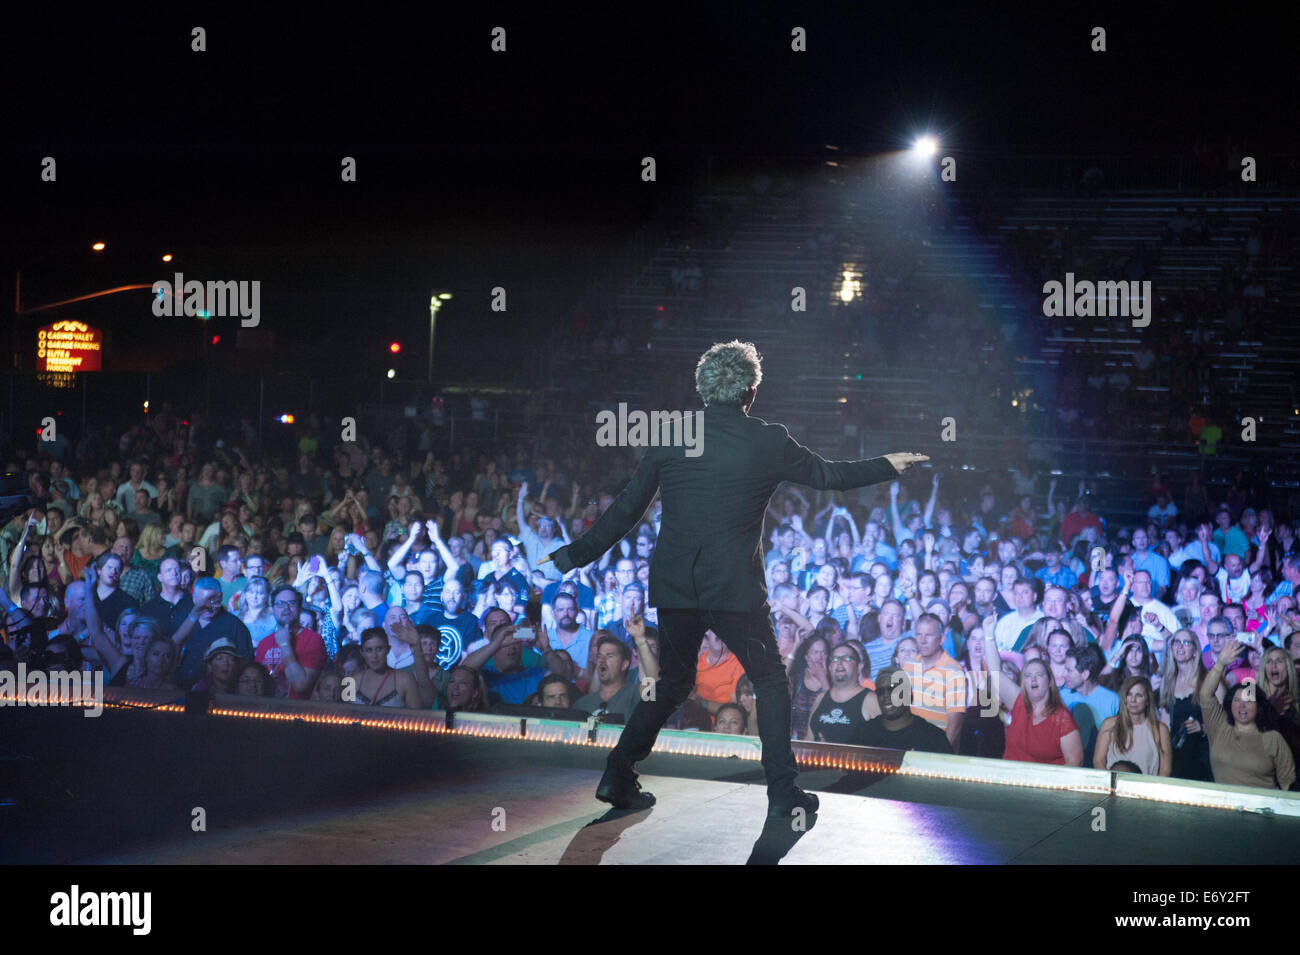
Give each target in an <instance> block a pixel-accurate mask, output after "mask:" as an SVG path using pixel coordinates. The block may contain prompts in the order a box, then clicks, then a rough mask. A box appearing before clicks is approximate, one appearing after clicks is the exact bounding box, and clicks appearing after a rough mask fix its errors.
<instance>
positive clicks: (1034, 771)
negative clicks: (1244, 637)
mask: <svg viewBox="0 0 1300 955" xmlns="http://www.w3.org/2000/svg"><path fill="white" fill-rule="evenodd" d="M105 692H106V697H107V695H108V694H109V693H111V694H112V695H113V699H108V698H106V699H105V700H104V706H105V708H106V709H107V708H113V709H120V710H140V709H149V710H153V711H155V712H163V713H184V712H185V707H184V706H183V705H181V704H178V703H175V702H163V703H155V702H152V701H153V700H157V699H159V696H158V694H157V692H156V691H155V692H154V694H153V696H152V697H148V698H146V697H145V696H144V694H142V693H136V692H132V691H123V690H120V689H118V688H106V691H105ZM165 696H167V697H170V698H171V699H173V700H174V699H175V696H174V694H165ZM230 699H231V697H223V698H222V699H221V701H220V704H219V705H213V706H212V707H211V708H210V709H209V710H208V713H209V714H210V715H213V716H221V717H230V718H236V719H263V720H276V721H280V722H295V721H301V722H305V723H320V724H325V725H335V726H363V727H366V728H370V729H382V730H388V731H390V732H392V731H397V732H406V733H430V734H444V735H445V734H452V735H460V736H472V737H483V738H490V739H508V740H518V741H525V742H527V741H533V742H545V743H563V744H566V745H571V746H588V747H594V748H598V749H612V748H613V747H614V745H615V744H616V743H617V742H618V738H619V736H620V734H621V733H622V727H621V726H619V725H616V724H597V725H596V727H595V729H594V732H593V730H591V729H589V728H588V727H587V726H586V725H584V724H582V723H571V722H565V721H562V720H548V719H529V718H526V717H519V716H501V715H497V714H494V713H461V712H458V713H455V714H454V716H453V726H452V728H450V729H449V728H448V727H447V716H446V713H445V712H443V711H441V710H428V711H424V710H419V711H416V710H403V711H402V713H403V714H404V715H402V716H391V717H389V716H385V717H384V718H374V717H369V716H360V715H358V716H355V717H354V716H351V715H348V716H344V715H340V714H338V713H337V712H334V711H328V710H324V709H319V708H317V707H319V706H320V704H310V703H305V702H301V701H294V700H278V699H260V698H259V701H258V705H256V706H253V705H250V706H246V707H244V706H231V705H230V704H229V701H230ZM133 700H134V701H133ZM28 705H31V706H40V705H43V704H41V703H32V704H28ZM44 705H48V704H44ZM367 709H369V708H368V707H367ZM791 745H792V748H793V750H794V755H795V759H796V760H797V761H798V762H799V763H800V765H801V766H803V767H804V768H805V769H833V770H839V771H842V772H862V773H875V774H879V775H895V774H896V775H900V776H912V777H916V778H923V779H943V780H950V781H952V782H960V783H975V784H979V785H993V786H1013V787H1016V788H1020V789H1036V790H1048V791H1056V792H1083V793H1095V794H1096V795H1098V796H1111V795H1114V796H1119V797H1124V798H1134V799H1145V800H1148V801H1152V802H1162V803H1170V804H1175V805H1184V806H1193V807H1196V808H1199V809H1221V810H1228V811H1234V812H1256V813H1264V814H1275V815H1285V816H1296V817H1300V793H1289V792H1281V791H1278V792H1269V791H1268V790H1263V789H1260V790H1247V789H1245V788H1244V787H1233V786H1225V785H1222V784H1219V783H1200V782H1195V781H1189V780H1181V779H1171V778H1168V777H1160V778H1159V780H1158V781H1157V780H1156V779H1154V778H1153V777H1149V776H1140V775H1132V774H1128V773H1112V772H1109V771H1107V770H1099V769H1090V768H1084V767H1077V766H1074V767H1070V766H1053V765H1045V764H1040V763H1020V762H1013V761H1007V760H998V759H981V758H978V757H972V756H949V755H945V754H941V753H921V752H916V751H911V752H906V753H903V752H900V751H898V750H881V749H871V748H868V747H860V746H839V745H835V744H828V743H809V742H805V741H802V740H795V741H793V742H792V744H791ZM654 751H655V752H660V753H672V754H674V755H682V756H703V757H709V758H728V757H738V758H740V759H744V760H749V761H754V762H757V761H758V760H760V759H761V757H762V745H761V743H760V741H759V740H758V738H757V737H753V736H725V735H721V734H716V733H702V732H698V731H683V730H662V731H660V733H659V738H658V739H657V740H656V742H655V747H654Z"/></svg>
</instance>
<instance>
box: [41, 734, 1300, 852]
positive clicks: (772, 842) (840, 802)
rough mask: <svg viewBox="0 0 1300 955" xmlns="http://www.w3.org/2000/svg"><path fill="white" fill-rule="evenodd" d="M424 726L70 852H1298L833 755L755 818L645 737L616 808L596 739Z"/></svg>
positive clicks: (721, 765) (756, 790)
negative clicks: (188, 815)
mask: <svg viewBox="0 0 1300 955" xmlns="http://www.w3.org/2000/svg"><path fill="white" fill-rule="evenodd" d="M424 742H425V744H426V745H427V746H428V747H431V748H432V750H433V751H434V752H431V753H430V754H429V755H430V756H432V757H434V758H435V759H436V764H437V775H436V778H433V779H429V778H425V779H423V780H421V781H420V782H419V784H418V785H411V786H399V787H397V788H392V787H390V788H388V789H387V791H386V792H383V793H379V794H374V795H363V796H357V795H353V796H351V797H349V798H347V799H346V800H330V802H331V804H330V805H328V806H317V807H314V808H308V807H306V806H303V807H302V808H301V809H300V810H299V811H297V812H294V813H285V812H283V811H281V812H277V813H275V814H274V816H273V817H271V818H262V819H250V820H248V821H243V822H240V823H237V824H232V825H220V824H214V825H211V826H210V829H209V831H208V832H206V833H202V834H197V835H195V834H191V833H186V834H185V835H184V837H182V838H175V839H167V840H149V842H148V844H140V843H139V842H137V844H136V845H133V846H131V847H129V848H127V847H125V846H124V847H122V849H120V850H116V851H110V852H103V853H97V854H95V855H93V856H90V857H84V858H79V859H76V860H75V861H77V862H80V863H89V864H158V863H162V864H183V865H193V864H201V865H212V864H243V865H248V864H358V863H360V864H384V863H396V864H411V863H415V864H466V865H487V864H498V863H506V864H536V865H556V864H560V865H564V864H580V865H585V864H608V865H618V864H622V865H627V864H738V863H743V862H746V861H747V860H751V858H752V861H754V862H762V863H774V862H782V863H804V864H843V863H852V864H862V863H879V864H934V863H938V864H951V863H991V864H1006V863H1029V864H1033V863H1052V864H1062V863H1067V864H1068V863H1075V864H1108V865H1114V864H1148V865H1149V864H1154V865H1181V864H1196V863H1221V862H1222V861H1223V860H1224V858H1225V853H1230V854H1231V855H1232V856H1233V857H1234V858H1250V859H1251V860H1252V862H1254V863H1265V864H1270V863H1273V864H1294V862H1295V860H1296V858H1297V857H1298V856H1300V819H1297V818H1288V817H1282V816H1265V815H1259V814H1255V813H1246V812H1235V811H1225V810H1221V809H1208V808H1197V807H1192V806H1184V805H1172V804H1167V803H1158V802H1153V801H1148V800H1142V799H1134V798H1126V797H1116V796H1109V795H1100V794H1095V793H1073V792H1060V791H1050V790H1041V789H1031V788H1021V787H1013V786H1001V785H991V784H978V783H960V782H954V781H952V780H942V779H927V778H919V777H912V776H899V775H884V776H881V775H872V774H864V773H850V774H846V773H844V772H842V771H838V770H835V771H828V770H818V771H809V772H805V773H803V774H802V775H801V777H800V782H801V785H803V786H804V788H806V789H810V790H813V791H816V792H817V793H818V795H819V797H820V799H821V811H820V813H819V814H818V815H817V816H816V817H810V823H811V824H810V825H809V827H808V831H806V832H802V833H795V832H793V831H792V827H791V825H790V824H789V823H788V822H786V823H776V824H767V826H766V828H765V811H766V796H765V792H764V788H763V786H762V771H761V768H760V767H759V766H758V764H757V763H754V762H749V761H742V760H739V759H735V758H731V759H721V758H707V757H690V756H679V755H670V754H660V753H655V754H652V755H651V756H650V757H649V759H647V760H646V761H645V762H644V763H643V764H642V766H641V774H642V778H641V781H642V785H643V786H644V787H645V788H646V789H648V790H650V791H651V792H653V793H654V794H655V796H656V797H657V799H658V803H657V804H656V805H655V806H654V807H652V808H651V809H648V810H645V811H642V812H636V813H625V812H617V811H613V810H610V809H609V807H607V806H605V805H604V804H603V803H599V802H597V801H596V800H595V799H594V798H593V796H592V793H593V792H594V790H595V788H596V784H597V782H598V780H599V778H600V774H601V770H602V767H603V763H604V758H605V754H606V752H607V751H606V750H604V749H601V748H596V747H581V746H567V745H559V744H546V743H537V742H523V741H512V740H495V739H483V738H471V737H464V736H447V737H438V738H432V739H427V740H425V741H424ZM1098 807H1100V808H1101V809H1103V810H1104V824H1105V828H1104V830H1100V829H1098V828H1097V822H1096V821H1095V820H1098V819H1099V817H1098V814H1096V813H1095V812H1094V810H1095V809H1096V808H1098ZM214 822H215V821H214ZM66 861H74V860H66Z"/></svg>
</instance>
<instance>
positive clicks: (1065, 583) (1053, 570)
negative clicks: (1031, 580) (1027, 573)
mask: <svg viewBox="0 0 1300 955" xmlns="http://www.w3.org/2000/svg"><path fill="white" fill-rule="evenodd" d="M1043 559H1044V560H1045V561H1047V566H1045V567H1040V568H1038V570H1037V571H1036V572H1035V573H1034V576H1035V577H1037V578H1038V579H1039V580H1041V581H1042V582H1043V583H1045V584H1048V585H1049V586H1052V587H1063V588H1064V589H1066V590H1069V589H1070V588H1071V587H1073V586H1074V585H1075V584H1077V583H1078V582H1079V575H1078V574H1076V573H1075V572H1074V571H1072V570H1071V569H1070V568H1069V567H1066V566H1065V565H1064V564H1063V563H1061V545H1060V544H1059V543H1058V542H1057V541H1049V542H1048V543H1047V544H1044V545H1043Z"/></svg>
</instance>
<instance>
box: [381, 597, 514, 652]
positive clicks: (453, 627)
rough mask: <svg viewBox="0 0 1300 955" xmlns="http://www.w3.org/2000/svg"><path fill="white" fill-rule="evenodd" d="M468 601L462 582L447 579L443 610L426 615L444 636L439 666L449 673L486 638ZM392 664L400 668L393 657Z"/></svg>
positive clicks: (488, 612) (430, 623)
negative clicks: (473, 646) (467, 608)
mask: <svg viewBox="0 0 1300 955" xmlns="http://www.w3.org/2000/svg"><path fill="white" fill-rule="evenodd" d="M466 602H467V597H466V594H465V588H464V587H463V586H462V585H461V582H460V580H459V579H457V578H456V577H451V578H448V579H446V580H445V581H444V582H443V585H442V609H441V610H435V611H434V612H433V613H429V614H427V615H426V616H425V618H424V621H423V622H424V623H426V624H428V625H429V626H431V627H434V628H435V629H437V631H438V632H439V633H440V634H441V635H442V640H441V642H440V643H439V645H438V666H440V667H441V668H442V669H444V670H450V669H451V668H452V667H454V666H455V665H456V664H458V663H460V661H461V657H463V656H464V655H465V651H466V650H467V649H468V648H469V647H470V646H471V645H473V644H474V643H476V642H477V641H478V640H479V639H480V638H481V637H482V636H483V629H482V628H481V627H480V626H479V622H478V618H476V617H475V616H474V615H473V614H472V613H470V612H469V611H468V610H466V609H465V608H466ZM491 612H492V611H491V610H489V611H487V613H485V614H484V615H483V617H484V622H485V625H486V620H487V616H488V614H490V613H491ZM503 612H504V611H503ZM507 616H508V615H507ZM389 665H390V666H398V665H397V664H394V663H393V662H392V659H391V658H390V659H389ZM401 665H405V664H401Z"/></svg>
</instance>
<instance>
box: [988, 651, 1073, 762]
mask: <svg viewBox="0 0 1300 955" xmlns="http://www.w3.org/2000/svg"><path fill="white" fill-rule="evenodd" d="M985 632H986V634H987V635H986V636H985V647H984V652H985V654H987V657H988V659H990V660H996V659H998V648H997V641H996V640H994V639H993V637H992V630H986V631H985ZM994 682H995V683H996V684H997V690H998V697H999V699H1001V700H1002V702H1003V703H1004V704H1005V705H1006V706H1007V707H1008V708H1009V709H1010V710H1011V723H1010V725H1009V726H1007V748H1006V752H1005V753H1004V754H1003V757H1002V758H1003V759H1014V760H1018V761H1019V762H1022V763H1053V764H1055V765H1057V766H1082V765H1083V738H1082V736H1080V734H1079V728H1078V727H1077V726H1076V725H1075V723H1074V718H1073V717H1072V716H1070V710H1069V708H1068V707H1067V706H1066V705H1065V704H1064V703H1062V702H1061V694H1060V693H1059V692H1057V689H1056V681H1055V680H1054V679H1053V678H1052V671H1051V669H1050V668H1049V667H1048V665H1047V663H1046V662H1045V661H1043V660H1041V659H1036V660H1029V661H1027V662H1026V663H1025V668H1024V670H1023V671H1022V672H1021V674H1020V687H1019V688H1018V689H1017V687H1016V685H1015V684H1014V683H1012V682H1011V681H1010V680H1008V679H1006V677H1005V676H1003V677H1002V678H1001V679H999V680H996V681H994Z"/></svg>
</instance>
